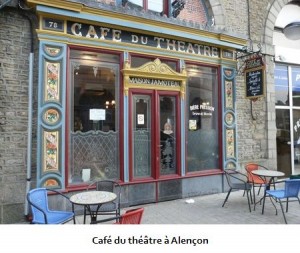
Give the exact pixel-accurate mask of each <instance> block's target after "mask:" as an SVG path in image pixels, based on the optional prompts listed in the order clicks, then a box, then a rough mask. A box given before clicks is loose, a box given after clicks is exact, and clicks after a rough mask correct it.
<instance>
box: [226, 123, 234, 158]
mask: <svg viewBox="0 0 300 253" xmlns="http://www.w3.org/2000/svg"><path fill="white" fill-rule="evenodd" d="M234 143H235V136H234V129H226V159H229V158H235V144H234Z"/></svg>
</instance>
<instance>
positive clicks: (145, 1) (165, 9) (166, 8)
mask: <svg viewBox="0 0 300 253" xmlns="http://www.w3.org/2000/svg"><path fill="white" fill-rule="evenodd" d="M161 1H162V4H163V8H162V9H163V10H162V12H160V14H161V15H164V14H166V15H168V16H169V5H170V0H161ZM127 2H129V3H130V4H132V5H134V6H138V7H140V8H142V9H144V10H145V11H151V12H154V13H159V12H156V11H154V10H151V9H149V8H148V0H142V2H143V6H139V5H136V4H134V3H132V2H131V1H130V0H128V1H127Z"/></svg>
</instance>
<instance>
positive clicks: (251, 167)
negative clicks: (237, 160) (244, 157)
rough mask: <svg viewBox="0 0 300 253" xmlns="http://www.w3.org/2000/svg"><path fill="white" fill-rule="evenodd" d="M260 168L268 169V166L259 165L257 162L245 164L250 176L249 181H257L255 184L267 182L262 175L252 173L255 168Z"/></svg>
mask: <svg viewBox="0 0 300 253" xmlns="http://www.w3.org/2000/svg"><path fill="white" fill-rule="evenodd" d="M259 169H264V170H268V169H267V168H266V167H264V166H262V165H259V164H257V163H248V164H246V166H245V170H246V171H247V176H248V181H249V182H250V183H255V184H265V183H266V182H265V180H263V179H262V178H261V177H260V176H258V175H254V174H252V171H253V170H259Z"/></svg>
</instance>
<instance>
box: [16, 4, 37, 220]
mask: <svg viewBox="0 0 300 253" xmlns="http://www.w3.org/2000/svg"><path fill="white" fill-rule="evenodd" d="M18 5H19V11H20V14H21V15H22V16H23V17H25V18H26V19H28V21H29V25H30V54H29V73H28V125H27V164H26V191H25V207H24V215H25V217H27V218H28V214H29V207H28V201H27V198H26V197H27V193H28V192H29V191H30V186H31V151H32V150H31V149H32V111H33V109H32V101H33V64H34V53H33V52H34V43H33V21H32V19H31V18H30V16H29V15H28V14H27V13H26V11H28V10H29V9H28V8H24V7H23V6H22V4H21V1H19V3H18Z"/></svg>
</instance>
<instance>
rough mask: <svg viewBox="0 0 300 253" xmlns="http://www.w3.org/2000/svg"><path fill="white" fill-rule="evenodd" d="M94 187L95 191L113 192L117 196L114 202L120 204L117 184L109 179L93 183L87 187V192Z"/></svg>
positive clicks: (119, 187)
mask: <svg viewBox="0 0 300 253" xmlns="http://www.w3.org/2000/svg"><path fill="white" fill-rule="evenodd" d="M95 186H96V190H97V191H107V192H114V193H115V194H116V195H117V199H116V201H117V202H120V197H121V186H120V184H119V183H118V182H116V181H113V180H109V179H105V180H99V181H95V182H93V183H91V184H90V185H89V186H88V188H87V190H89V189H90V188H92V187H95ZM116 201H115V202H116Z"/></svg>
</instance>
